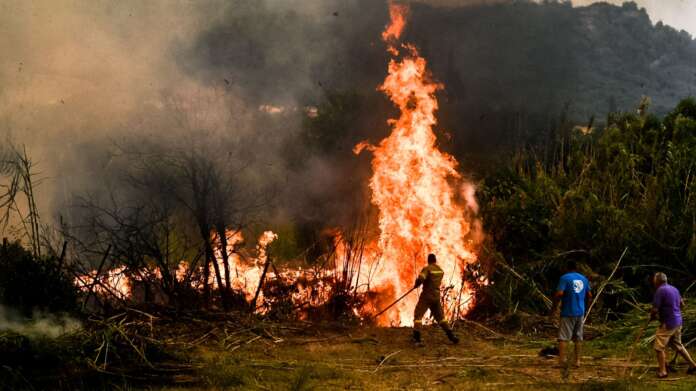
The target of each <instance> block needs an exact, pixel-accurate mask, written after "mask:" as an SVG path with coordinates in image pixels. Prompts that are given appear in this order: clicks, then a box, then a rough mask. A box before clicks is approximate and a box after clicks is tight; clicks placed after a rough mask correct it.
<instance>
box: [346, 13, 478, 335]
mask: <svg viewBox="0 0 696 391" xmlns="http://www.w3.org/2000/svg"><path fill="white" fill-rule="evenodd" d="M405 12H406V8H405V7H404V6H401V5H395V4H391V5H390V15H391V18H392V23H391V24H390V25H389V26H387V28H386V30H385V31H384V34H383V38H384V39H385V41H387V43H388V44H389V45H388V50H389V52H390V53H392V54H393V55H394V56H395V57H397V56H398V55H399V51H397V50H396V49H395V47H394V46H392V44H393V41H394V40H395V39H397V38H398V37H399V35H400V33H401V31H402V30H403V28H404V23H405V19H406V15H405ZM402 48H403V49H405V50H404V51H403V52H404V54H403V56H402V57H401V58H400V59H398V58H393V59H392V60H391V61H390V63H389V74H388V76H387V77H386V79H385V80H384V83H383V84H382V85H381V86H380V87H379V89H380V90H381V91H383V92H384V93H385V94H387V95H388V96H389V98H390V99H391V101H392V102H393V103H394V105H396V107H398V108H399V110H400V112H401V115H400V117H399V118H398V119H391V120H389V123H390V125H391V126H392V133H391V135H390V136H389V137H387V138H385V139H384V140H382V141H381V142H380V143H379V145H377V146H370V145H367V144H366V143H360V144H358V145H357V146H356V148H355V152H356V153H360V151H361V150H363V149H364V148H367V149H369V150H370V151H372V153H373V159H372V168H373V171H374V174H373V176H372V178H371V180H370V189H371V190H372V202H373V203H374V204H375V205H376V206H377V207H378V208H379V228H380V237H379V241H378V246H379V250H380V253H381V257H382V262H383V266H382V268H381V269H382V270H383V272H384V273H389V274H390V275H389V277H388V278H387V280H388V281H387V282H386V283H387V285H391V287H392V288H393V292H394V295H395V296H396V297H399V296H400V295H401V294H403V293H405V292H406V291H408V290H409V289H410V288H411V287H412V286H413V283H414V281H415V278H416V276H417V274H418V272H419V271H420V268H422V267H423V266H425V259H426V255H427V254H428V253H434V254H436V256H437V258H438V263H439V265H440V266H441V267H442V269H443V270H444V271H445V279H444V280H443V285H444V286H443V288H444V292H445V293H444V295H443V296H444V297H443V299H444V301H445V309H446V312H447V313H448V315H450V316H455V315H461V314H463V313H466V311H467V310H468V309H469V308H470V306H471V304H472V303H471V292H470V289H469V287H468V286H467V284H465V283H464V281H463V276H464V272H465V267H466V265H467V264H471V263H474V262H476V255H475V254H474V253H473V252H472V251H471V250H470V249H469V247H471V246H473V243H472V242H471V240H470V239H469V238H470V236H471V234H472V224H470V222H469V221H468V220H467V216H468V215H469V213H468V212H467V210H466V208H467V206H466V205H462V204H461V203H460V202H458V201H457V200H458V199H459V195H460V194H458V192H457V190H456V189H457V188H458V187H459V186H462V189H463V190H464V191H463V192H462V194H464V195H467V193H470V191H471V190H470V189H473V188H472V187H471V185H469V184H464V183H463V181H462V179H461V175H460V174H459V173H458V172H457V166H458V163H457V161H456V160H455V159H454V157H452V156H450V155H448V154H446V153H443V152H441V151H440V150H439V149H438V148H437V146H436V137H435V134H434V133H433V126H434V125H435V124H436V123H437V120H436V118H435V111H436V110H437V108H438V103H437V99H436V97H435V92H436V91H437V90H438V89H440V88H442V86H441V85H440V84H437V83H435V82H433V81H432V80H431V78H430V74H429V72H428V70H427V67H426V61H425V59H424V58H423V57H421V56H420V55H419V54H418V50H417V49H416V48H415V47H414V46H412V45H402ZM467 198H469V200H471V198H470V197H467ZM380 274H381V273H380ZM416 301H417V295H415V294H412V295H410V296H408V297H406V298H405V299H404V300H403V301H401V302H400V303H399V304H397V305H396V306H395V307H394V309H393V310H391V311H389V312H388V313H387V315H386V319H381V320H380V323H385V321H386V322H388V323H392V324H399V325H412V324H413V319H412V313H413V308H414V306H415V304H416Z"/></svg>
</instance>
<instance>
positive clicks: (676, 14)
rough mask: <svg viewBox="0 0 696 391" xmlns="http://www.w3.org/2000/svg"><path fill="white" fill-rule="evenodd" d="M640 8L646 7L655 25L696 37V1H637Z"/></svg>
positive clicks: (585, 0)
mask: <svg viewBox="0 0 696 391" xmlns="http://www.w3.org/2000/svg"><path fill="white" fill-rule="evenodd" d="M608 2H609V3H613V4H622V3H623V1H622V0H610V1H608ZM635 2H636V4H638V6H640V7H645V9H646V10H647V11H648V14H649V15H650V19H651V20H652V21H653V23H657V22H658V21H660V20H661V21H662V22H663V23H665V24H668V25H670V26H672V27H674V28H677V29H680V30H681V29H683V30H686V31H688V32H689V33H690V34H691V35H692V36H696V0H635ZM591 3H597V1H596V0H573V4H575V5H587V4H591Z"/></svg>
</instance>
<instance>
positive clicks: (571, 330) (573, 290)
mask: <svg viewBox="0 0 696 391" xmlns="http://www.w3.org/2000/svg"><path fill="white" fill-rule="evenodd" d="M577 268H578V267H577V264H576V263H575V261H568V263H567V264H566V274H564V275H562V276H561V279H560V281H559V282H558V287H557V288H556V294H555V295H554V296H553V308H552V313H555V312H556V308H557V306H558V303H559V302H561V323H560V326H559V330H558V359H559V361H560V364H561V366H563V365H565V362H566V359H565V356H566V348H567V346H568V341H570V340H572V341H573V342H574V343H575V361H574V366H575V367H578V366H580V343H581V342H582V327H583V323H584V319H583V318H584V316H585V300H586V299H590V298H591V297H592V293H590V282H589V281H588V280H587V278H585V276H583V275H582V274H580V273H578V272H577Z"/></svg>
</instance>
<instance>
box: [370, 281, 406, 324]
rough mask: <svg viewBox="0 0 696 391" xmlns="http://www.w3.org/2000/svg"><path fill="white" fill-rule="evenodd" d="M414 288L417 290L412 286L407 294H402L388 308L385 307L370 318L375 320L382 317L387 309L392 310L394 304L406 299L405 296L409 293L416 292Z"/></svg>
mask: <svg viewBox="0 0 696 391" xmlns="http://www.w3.org/2000/svg"><path fill="white" fill-rule="evenodd" d="M416 288H417V287H415V286H414V287H413V288H411V289H409V290H408V292H406V293H404V294H403V295H401V297H399V298H398V299H396V300H394V302H393V303H391V304H389V305H388V306H386V307H385V308H384V309H383V310H382V311H379V312H378V313H377V314H376V315H374V316H372V318H376V317H378V316H380V315H382V314H383V313H385V312H386V311H387V310H388V309H390V308H392V307H393V306H394V304H396V303H398V302H400V301H401V300H402V299H403V298H404V297H406V295H408V294H409V293H411V292H413V291H414V290H416Z"/></svg>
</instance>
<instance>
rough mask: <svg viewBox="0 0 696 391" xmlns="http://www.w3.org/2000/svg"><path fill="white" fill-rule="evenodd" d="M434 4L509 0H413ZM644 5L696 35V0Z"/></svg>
mask: <svg viewBox="0 0 696 391" xmlns="http://www.w3.org/2000/svg"><path fill="white" fill-rule="evenodd" d="M411 1H415V2H424V3H429V4H434V5H444V6H458V5H466V4H481V3H500V2H505V1H507V0H411ZM634 1H635V2H636V4H638V6H640V7H644V8H645V9H646V10H647V11H648V14H649V15H650V19H651V20H652V21H653V23H657V22H658V21H660V20H661V21H662V22H663V23H665V24H668V25H670V26H672V27H674V28H676V29H678V30H682V29H683V30H686V31H688V32H689V33H690V34H691V35H692V36H696V0H634ZM572 2H573V5H576V6H582V5H589V4H592V3H599V2H607V3H612V4H618V5H621V4H623V3H624V2H625V0H572Z"/></svg>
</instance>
